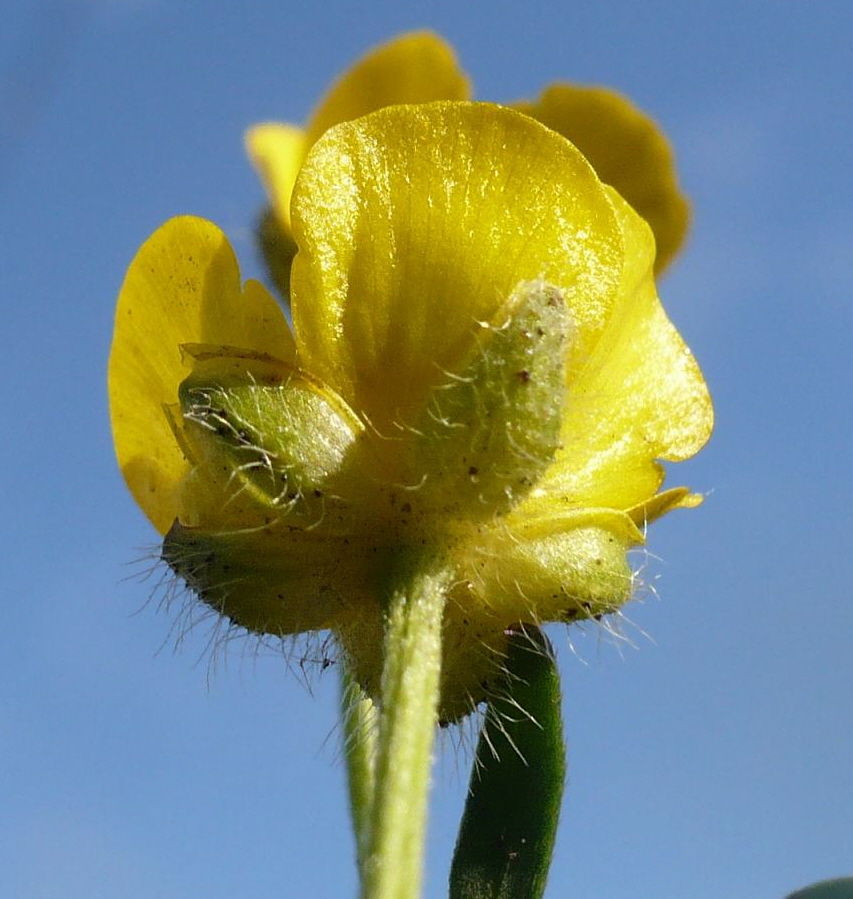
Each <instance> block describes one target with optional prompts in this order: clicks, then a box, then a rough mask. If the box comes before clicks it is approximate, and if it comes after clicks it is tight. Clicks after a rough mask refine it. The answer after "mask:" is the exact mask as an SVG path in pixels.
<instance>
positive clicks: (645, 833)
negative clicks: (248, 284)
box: [0, 0, 853, 899]
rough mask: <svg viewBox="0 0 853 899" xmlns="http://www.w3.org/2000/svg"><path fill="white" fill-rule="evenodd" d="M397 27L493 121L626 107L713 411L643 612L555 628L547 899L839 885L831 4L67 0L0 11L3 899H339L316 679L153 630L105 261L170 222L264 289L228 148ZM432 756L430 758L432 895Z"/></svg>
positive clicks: (297, 107) (841, 704)
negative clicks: (686, 221)
mask: <svg viewBox="0 0 853 899" xmlns="http://www.w3.org/2000/svg"><path fill="white" fill-rule="evenodd" d="M415 27H418V28H419V27H431V28H433V29H435V30H437V31H438V32H440V33H442V34H443V35H444V36H445V37H447V38H448V39H449V40H450V41H452V42H453V43H454V44H455V46H456V47H457V49H458V52H459V54H460V57H461V60H462V62H463V65H464V66H465V67H466V69H467V70H468V71H469V73H470V74H471V75H472V77H473V79H474V82H475V85H476V89H477V94H478V96H479V97H481V98H483V99H492V100H501V99H506V100H510V99H517V98H521V97H530V96H533V95H535V94H536V93H537V92H538V91H539V89H540V88H541V87H542V86H543V85H544V84H545V83H547V82H550V81H554V80H560V79H571V80H576V81H581V82H588V83H601V84H606V85H610V86H613V87H616V88H618V89H619V90H621V91H623V92H625V93H627V94H629V95H630V96H632V97H633V98H634V99H635V100H636V101H637V102H638V103H639V104H640V105H642V106H643V107H644V108H646V109H647V110H649V111H650V112H652V113H653V114H654V115H655V116H656V117H657V118H658V119H659V121H660V122H661V123H662V124H663V125H664V127H665V128H666V130H667V132H668V133H669V135H670V137H671V139H672V141H673V143H674V145H675V147H676V151H677V154H678V159H679V166H680V172H681V177H682V181H683V184H684V186H685V188H686V189H687V190H688V192H689V193H690V195H691V197H692V198H693V203H694V219H695V224H694V228H693V232H692V237H691V240H690V244H689V246H688V249H687V251H686V252H685V254H684V255H683V256H682V258H681V259H680V260H679V261H678V263H677V264H676V265H675V266H674V268H673V270H672V271H671V273H670V274H669V275H668V276H667V277H666V279H665V281H664V282H663V283H662V285H661V293H662V296H663V298H664V301H665V303H666V305H667V308H668V310H669V312H670V315H671V316H672V318H673V319H674V320H675V321H676V323H677V324H678V326H679V328H680V329H681V331H682V333H683V334H684V335H685V337H686V338H687V340H688V342H689V344H690V345H691V347H692V348H693V350H694V352H695V354H696V356H697V357H698V359H699V360H700V362H701V364H702V366H703V369H704V371H705V373H706V377H707V379H708V381H709V383H710V385H711V389H712V392H713V394H714V398H715V402H716V408H717V417H718V425H717V432H716V434H715V436H714V438H713V440H712V442H711V444H710V445H709V447H708V448H707V449H706V450H705V451H704V452H703V453H702V454H701V455H700V456H699V457H698V458H697V459H695V460H693V461H691V462H689V463H685V464H682V465H680V466H678V468H677V470H676V471H674V472H672V474H671V482H672V483H673V484H674V483H689V484H690V485H691V486H692V487H694V488H695V489H697V490H701V491H705V492H707V493H708V500H707V502H706V503H705V505H704V506H703V507H702V508H701V509H700V510H699V511H696V512H691V513H681V514H674V515H671V516H669V517H668V518H667V519H665V520H663V521H661V522H658V523H657V524H655V525H654V527H653V529H652V531H651V534H650V542H649V551H650V555H649V557H648V559H647V560H646V577H647V578H649V579H650V581H651V583H652V584H653V586H654V593H655V594H656V595H652V594H651V593H649V595H648V596H647V597H646V598H645V600H644V601H643V602H637V603H633V604H632V605H630V606H629V607H628V608H627V609H626V619H627V620H626V621H624V622H623V623H622V624H621V629H622V633H623V635H624V637H625V638H626V639H625V640H624V641H614V640H613V639H612V638H609V637H608V636H607V635H606V634H604V633H603V632H602V631H601V630H600V629H597V628H587V629H586V630H585V631H578V630H574V631H572V632H570V633H569V634H566V632H565V631H561V630H557V631H555V632H554V633H553V634H552V637H553V639H554V640H555V642H556V644H557V646H558V649H559V653H560V663H561V669H562V672H563V678H564V690H565V710H566V717H567V729H568V736H569V770H570V779H569V789H568V792H567V796H566V802H565V807H564V811H563V820H562V824H561V830H560V836H559V840H558V846H557V855H556V860H555V863H554V867H553V873H552V879H551V883H550V886H549V891H548V894H547V895H548V897H550V899H557V897H562V896H572V897H575V899H593V897H599V896H609V897H618V899H648V897H651V896H655V897H681V896H689V897H691V899H711V897H713V899H718V897H720V896H724V897H729V899H755V897H767V899H781V897H782V896H783V895H784V894H785V893H786V892H788V891H790V890H793V889H794V888H796V887H797V886H800V885H803V884H805V883H807V882H809V881H812V880H817V879H819V878H823V877H830V876H839V875H842V874H848V875H849V874H853V861H851V859H853V764H851V761H853V699H851V696H853V690H851V685H853V653H851V652H850V644H851V638H853V602H851V595H850V594H851V588H850V580H851V579H850V574H849V572H850V567H851V562H852V561H853V540H851V536H850V534H851V529H850V507H851V500H853V478H851V474H850V462H851V449H853V431H851V421H853V416H851V412H853V365H851V355H852V354H853V304H851V296H853V190H851V187H853V185H851V176H850V149H849V148H850V145H851V142H853V123H851V118H850V115H851V113H850V108H851V107H850V88H851V84H853V62H851V54H850V53H849V34H850V32H851V28H853V9H851V7H850V6H849V4H848V3H847V2H846V0H836V2H833V0H824V2H818V3H811V4H805V3H801V2H793V0H778V2H777V3H775V4H772V5H770V4H767V3H766V2H764V0H743V2H739V3H733V2H716V3H704V2H695V3H684V2H681V0H657V2H644V3H637V2H627V0H618V2H611V3H608V4H600V3H595V2H592V0H575V2H572V3H557V2H556V0H552V2H547V3H537V2H535V0H533V2H531V3H530V4H527V5H522V4H520V3H511V2H507V0H492V2H489V3H481V2H470V3H467V4H461V3H456V2H449V0H447V2H444V0H442V2H438V0H436V2H432V3H429V2H411V3H409V4H403V3H399V2H397V3H391V2H385V0H381V2H375V3H373V4H371V5H369V6H368V5H366V4H358V3H355V2H348V0H330V2H327V3H325V4H320V3H317V4H310V3H299V4H296V3H287V2H281V3H272V2H266V0H261V2H256V3H252V4H238V3H235V2H225V0H204V2H202V0H186V2H184V0H181V2H174V0H173V2H167V0H125V2H121V0H112V2H108V0H101V2H97V0H88V2H83V0H80V2H76V3H75V2H66V3H60V2H51V3H47V2H46V3H36V2H22V3H18V4H15V5H14V6H13V7H12V8H10V9H9V10H6V11H5V12H4V28H3V32H2V34H0V77H2V93H0V104H2V106H0V135H2V143H0V273H2V279H0V285H2V307H0V308H2V319H0V320H2V339H3V352H2V354H0V364H2V385H3V401H2V411H3V416H4V429H3V432H2V433H3V437H2V440H0V454H2V463H3V464H2V466H1V467H0V471H2V474H1V475H0V478H2V482H0V490H2V493H0V497H2V503H3V507H4V509H5V513H6V514H5V515H4V523H3V545H4V554H3V564H2V565H0V595H2V600H3V608H4V623H5V627H3V628H2V631H0V883H2V884H4V886H3V887H2V893H3V895H4V896H5V895H8V896H10V897H19V896H20V897H39V899H54V897H56V899H59V897H62V899H78V897H79V899H84V897H85V899H94V897H101V896H103V897H116V896H120V897H123V899H135V897H143V896H144V897H146V899H178V897H181V899H184V897H188V896H205V897H206V899H220V897H222V899H225V897H233V896H234V895H251V896H255V897H273V896H276V897H279V896H302V895H312V896H316V897H332V896H346V895H354V894H355V873H354V869H353V864H352V842H351V837H350V834H349V825H348V820H347V814H346V807H345V801H344V785H343V774H342V770H341V765H340V763H339V755H338V749H337V734H336V730H335V721H336V707H335V706H336V682H335V678H334V676H333V675H332V676H330V675H328V674H327V675H326V676H323V677H320V676H316V675H310V676H309V685H308V687H306V684H305V682H304V681H305V678H304V677H303V672H302V671H301V669H300V667H299V666H298V665H292V664H291V665H288V664H287V660H286V659H284V658H283V657H282V656H281V655H280V654H278V653H276V652H275V651H273V650H262V651H258V650H257V648H256V647H255V646H254V645H253V644H251V643H242V644H241V643H236V644H232V645H230V646H229V647H222V646H214V647H211V646H210V640H209V637H210V634H209V630H207V629H206V628H205V627H204V625H199V626H198V627H196V628H193V629H191V630H190V631H189V632H188V633H186V632H185V628H183V627H182V625H181V623H180V621H181V619H180V616H179V615H178V614H177V613H178V611H179V610H176V609H174V608H173V609H172V610H171V612H169V611H167V610H162V609H158V603H157V599H158V596H161V595H162V592H159V593H158V590H157V573H156V572H155V573H154V574H153V575H152V576H150V577H148V578H147V579H146V578H145V574H146V573H147V572H149V571H150V569H151V561H150V558H151V553H152V552H153V547H154V543H155V536H156V535H155V534H154V533H153V531H152V530H151V528H150V526H149V525H148V523H147V521H146V520H145V518H144V517H143V516H142V514H141V513H140V512H139V511H138V510H137V509H136V508H135V506H134V504H133V502H132V501H131V499H130V497H129V495H128V494H127V493H126V491H125V488H124V486H123V483H122V481H121V478H120V476H119V474H118V472H117V470H116V467H115V463H114V459H113V455H112V446H111V440H110V432H109V423H108V419H107V413H106V393H105V367H106V358H107V354H108V351H109V342H110V336H111V327H112V315H113V308H114V303H115V297H116V293H117V291H118V288H119V285H120V284H121V280H122V277H123V275H124V271H125V269H126V267H127V265H128V263H129V262H130V260H131V258H132V256H133V254H134V252H135V251H136V249H137V247H138V246H139V244H140V243H141V242H142V240H143V239H144V238H145V237H146V236H147V235H148V234H149V233H150V232H151V231H152V230H153V229H154V228H155V227H156V226H157V225H158V224H160V223H161V222H162V221H164V220H165V219H166V218H168V217H170V216H172V215H174V214H176V213H181V212H192V213H197V214H201V215H204V216H206V217H208V218H211V219H214V220H215V221H217V222H218V223H219V224H220V225H221V226H222V227H224V228H225V230H226V231H227V232H228V233H229V235H230V236H231V238H232V240H233V242H234V244H235V247H236V249H237V252H238V255H239V256H240V258H241V261H242V264H243V269H244V273H245V274H246V275H252V274H257V273H258V272H259V269H258V266H257V262H256V259H255V255H254V250H253V247H252V244H251V232H250V228H251V225H252V223H253V221H254V218H255V215H256V213H257V211H258V209H259V207H260V205H261V203H262V201H263V196H262V191H261V188H260V186H259V184H258V183H257V181H256V179H255V177H254V175H253V173H252V171H251V169H250V167H249V165H248V164H247V162H246V161H245V159H244V158H243V152H242V132H243V130H244V129H245V127H246V126H248V125H249V124H251V123H252V122H255V121H258V120H262V119H271V118H281V119H285V120H290V121H297V122H298V121H300V120H302V119H304V118H305V117H306V116H307V114H308V113H309V111H310V109H311V108H312V106H313V104H314V102H315V100H316V99H317V98H318V96H319V94H320V93H321V92H322V91H323V90H324V89H325V87H326V86H327V84H328V83H329V81H330V79H331V78H332V76H333V75H334V74H336V73H337V72H338V71H340V70H341V69H342V68H344V67H345V66H346V65H348V64H349V63H350V62H351V61H352V60H353V59H355V58H356V57H357V56H359V55H360V54H361V53H362V52H363V51H364V50H365V49H366V48H368V47H369V46H372V45H374V44H376V43H378V42H381V41H383V40H385V39H387V38H388V37H390V36H392V35H393V34H395V33H397V32H399V31H402V30H406V29H409V28H415ZM178 638H180V639H178ZM176 644H180V645H178V646H177V647H176ZM309 687H310V689H309ZM459 742H460V741H454V740H453V739H452V738H449V737H445V738H444V740H443V743H442V745H441V751H440V757H439V760H438V763H437V765H436V771H435V789H434V801H433V807H432V817H431V835H430V847H429V877H428V882H427V895H428V896H429V897H431V899H432V897H435V899H438V897H441V896H442V895H443V894H444V877H445V872H446V869H447V865H448V858H449V853H450V851H451V848H452V842H453V838H454V834H455V828H456V823H457V820H458V815H459V811H460V808H461V802H462V796H463V793H464V787H465V783H466V780H467V763H468V758H469V753H468V752H467V751H466V750H465V749H464V748H460V747H459ZM462 742H463V743H464V742H465V741H464V740H463V741H462ZM469 742H470V740H469Z"/></svg>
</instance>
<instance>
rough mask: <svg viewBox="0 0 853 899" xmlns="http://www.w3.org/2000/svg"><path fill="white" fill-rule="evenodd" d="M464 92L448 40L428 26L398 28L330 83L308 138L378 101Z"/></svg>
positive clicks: (467, 90)
mask: <svg viewBox="0 0 853 899" xmlns="http://www.w3.org/2000/svg"><path fill="white" fill-rule="evenodd" d="M470 94H471V86H470V83H469V81H468V77H467V76H466V75H465V73H464V72H463V71H462V70H461V69H460V68H459V64H458V62H457V61H456V55H455V53H454V52H453V48H452V47H451V46H450V45H449V44H447V43H446V42H445V41H443V40H442V39H441V38H440V37H438V35H436V34H433V33H432V32H430V31H414V32H411V33H408V34H403V35H400V36H399V37H397V38H395V39H394V40H392V41H389V42H388V43H386V44H382V45H381V46H379V47H376V48H375V49H373V50H371V51H370V52H369V53H367V54H366V55H365V56H364V57H363V58H362V59H361V60H359V61H358V62H357V63H356V64H355V65H354V66H353V67H352V68H351V69H349V70H348V71H347V72H345V73H344V74H343V75H342V76H341V77H340V79H339V80H338V81H337V82H336V83H335V84H334V85H333V86H332V88H331V90H330V91H329V92H328V93H327V94H326V96H325V97H324V99H323V100H322V101H321V102H320V105H319V106H318V107H317V109H316V110H315V111H314V115H313V116H312V117H311V121H310V122H309V124H308V128H307V132H308V140H309V144H313V143H314V141H316V140H317V139H318V138H319V137H320V136H321V135H322V134H323V133H324V132H325V131H326V130H327V129H329V128H331V127H332V125H337V124H338V123H340V122H347V121H349V120H350V119H355V118H357V117H358V116H362V115H366V114H367V113H369V112H373V111H374V110H377V109H381V108H382V107H383V106H393V105H395V104H399V103H428V102H430V101H432V100H467V99H468V97H469V96H470Z"/></svg>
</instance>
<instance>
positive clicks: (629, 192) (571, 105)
mask: <svg viewBox="0 0 853 899" xmlns="http://www.w3.org/2000/svg"><path fill="white" fill-rule="evenodd" d="M515 106H516V108H517V109H520V110H521V111H522V112H524V113H526V114H527V115H531V116H533V117H534V118H535V119H538V120H539V121H540V122H543V123H544V124H546V125H547V126H548V127H549V128H553V129H554V130H555V131H558V132H559V133H560V134H562V135H564V136H565V137H567V138H568V139H569V140H570V141H571V142H572V143H573V144H575V145H576V146H577V147H578V149H580V151H581V152H582V153H583V154H584V155H585V156H586V157H587V159H588V160H589V161H590V162H591V163H592V165H593V167H594V168H595V170H596V171H597V172H598V175H599V177H600V178H601V180H602V181H604V182H605V183H607V184H611V185H613V187H615V188H616V189H617V190H618V191H619V193H621V194H622V196H623V197H625V199H626V200H627V201H628V202H629V203H630V204H631V205H632V206H633V207H634V209H636V210H637V212H639V213H640V215H641V216H643V218H644V219H646V221H647V222H648V223H649V224H650V225H651V226H652V231H653V232H654V235H655V240H656V242H657V259H656V262H655V268H656V270H657V271H658V272H661V271H662V270H663V269H664V268H665V267H666V265H667V264H668V262H669V261H670V260H671V259H672V257H673V255H674V254H675V253H676V252H677V251H678V249H679V247H680V246H681V244H682V243H683V241H684V238H685V236H686V234H687V227H688V224H689V219H690V207H689V206H688V203H687V200H686V199H685V197H684V195H683V194H682V193H681V191H680V189H679V187H678V181H677V178H676V173H675V161H674V159H673V153H672V149H671V147H670V145H669V142H668V141H667V139H666V137H664V135H663V132H662V131H661V130H660V129H659V128H658V126H657V125H656V124H655V122H654V121H653V120H652V119H650V118H649V117H648V116H647V115H646V114H645V113H643V112H641V111H640V110H639V109H637V107H636V106H634V105H633V104H632V103H631V102H630V101H629V100H627V99H626V98H625V97H623V96H621V95H620V94H617V93H615V92H614V91H611V90H607V89H605V88H597V87H578V86H573V85H568V84H555V85H551V86H550V87H548V88H547V89H546V90H545V91H544V92H543V93H542V95H541V96H540V97H539V99H538V100H536V101H535V102H533V103H517V104H515Z"/></svg>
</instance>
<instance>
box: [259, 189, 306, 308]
mask: <svg viewBox="0 0 853 899" xmlns="http://www.w3.org/2000/svg"><path fill="white" fill-rule="evenodd" d="M255 237H256V239H257V242H258V249H259V250H260V254H261V258H262V259H263V261H264V265H265V266H266V269H267V276H268V278H269V280H270V282H271V283H272V285H273V286H274V287H275V289H276V290H277V291H278V293H279V296H280V297H281V299H282V300H283V301H284V305H285V306H286V307H289V306H290V268H291V266H292V264H293V257H294V256H296V250H297V249H298V248H297V246H296V242H295V241H294V240H293V238H292V237H291V236H290V234H288V233H287V231H285V230H284V228H282V226H281V223H280V222H279V219H278V216H277V215H276V214H275V213H274V212H273V210H272V209H271V208H269V207H268V208H266V209H265V210H264V211H263V212H262V213H261V214H260V216H259V217H258V224H257V229H256V232H255Z"/></svg>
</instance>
